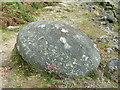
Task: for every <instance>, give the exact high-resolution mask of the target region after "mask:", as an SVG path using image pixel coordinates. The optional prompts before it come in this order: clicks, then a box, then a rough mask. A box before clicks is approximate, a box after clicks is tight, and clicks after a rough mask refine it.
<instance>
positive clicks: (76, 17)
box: [7, 3, 118, 88]
mask: <svg viewBox="0 0 120 90" xmlns="http://www.w3.org/2000/svg"><path fill="white" fill-rule="evenodd" d="M75 5H77V4H74V3H72V4H70V6H68V7H62V9H61V11H60V12H54V10H49V9H38V10H37V11H36V12H35V13H37V16H33V17H35V19H36V20H54V21H60V22H63V23H66V24H69V25H72V26H74V27H75V28H77V29H79V30H80V31H81V32H83V33H85V34H87V35H88V36H89V37H90V38H92V39H96V38H98V37H100V36H102V35H107V33H106V32H105V31H104V30H102V29H101V28H100V26H98V25H97V24H95V23H94V22H92V21H91V19H92V18H94V17H95V16H96V12H94V13H90V12H88V11H87V10H83V9H82V7H77V6H75ZM78 5H79V4H78ZM68 9H71V10H68ZM63 13H64V14H63ZM95 43H96V44H97V45H98V48H99V49H100V50H101V51H103V52H102V59H101V62H102V63H103V64H104V65H106V62H107V61H108V60H109V59H110V58H111V57H117V52H112V53H111V54H107V53H106V51H105V50H106V48H107V47H108V43H105V44H103V43H99V42H95ZM7 63H8V65H10V66H11V67H12V70H11V72H10V75H9V77H8V79H9V84H8V85H7V87H11V88H21V87H22V88H28V87H29V88H53V87H60V88H89V87H100V88H104V87H118V85H117V83H116V82H113V81H111V80H109V79H108V78H106V77H104V76H103V77H102V80H100V81H99V78H100V76H101V75H99V77H98V76H97V75H98V74H101V72H103V71H101V70H98V71H94V72H93V73H92V74H93V75H90V76H86V77H84V78H82V77H80V78H77V79H76V80H71V79H66V78H64V79H62V78H60V77H58V76H56V75H54V74H53V75H51V74H48V73H47V72H44V71H43V72H42V71H36V70H33V68H30V67H29V65H28V64H27V63H26V62H23V60H22V58H21V57H20V55H19V53H18V52H17V50H16V49H14V50H13V53H12V57H11V60H10V61H9V62H7ZM51 76H53V77H52V78H51ZM95 76H96V77H95Z"/></svg>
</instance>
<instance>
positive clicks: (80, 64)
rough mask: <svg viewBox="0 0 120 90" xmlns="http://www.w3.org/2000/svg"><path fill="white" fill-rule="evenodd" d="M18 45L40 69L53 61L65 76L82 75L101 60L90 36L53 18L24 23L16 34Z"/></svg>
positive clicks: (24, 55) (23, 53)
mask: <svg viewBox="0 0 120 90" xmlns="http://www.w3.org/2000/svg"><path fill="white" fill-rule="evenodd" d="M17 49H18V51H19V52H20V54H21V56H22V57H23V59H24V60H25V61H27V62H28V63H31V64H34V65H36V66H38V67H39V68H40V69H45V68H46V67H47V65H48V64H50V65H53V64H55V65H56V68H57V71H58V72H59V73H61V75H63V76H64V77H66V76H67V77H77V76H80V75H82V76H84V75H86V74H87V73H89V72H90V71H91V70H93V69H95V68H97V67H98V65H99V63H100V55H99V53H98V51H97V48H96V45H95V44H93V42H92V40H90V39H89V38H88V37H87V36H86V35H85V34H83V33H81V32H80V31H79V30H77V29H75V28H73V27H71V26H69V25H66V24H62V23H59V22H55V21H36V22H32V23H29V24H28V25H26V26H25V27H23V28H22V29H21V30H20V32H19V34H18V38H17ZM46 62H47V64H46Z"/></svg>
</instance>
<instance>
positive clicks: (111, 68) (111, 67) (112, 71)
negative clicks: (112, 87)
mask: <svg viewBox="0 0 120 90" xmlns="http://www.w3.org/2000/svg"><path fill="white" fill-rule="evenodd" d="M118 69H119V59H110V61H109V62H108V64H107V65H106V67H105V71H104V75H105V76H106V77H107V78H109V79H111V80H114V81H117V80H118Z"/></svg>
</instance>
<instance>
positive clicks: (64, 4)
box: [59, 3, 69, 7]
mask: <svg viewBox="0 0 120 90" xmlns="http://www.w3.org/2000/svg"><path fill="white" fill-rule="evenodd" d="M59 4H60V5H62V6H65V7H66V6H69V5H68V4H66V3H59Z"/></svg>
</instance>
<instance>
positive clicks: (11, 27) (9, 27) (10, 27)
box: [7, 26, 19, 30]
mask: <svg viewBox="0 0 120 90" xmlns="http://www.w3.org/2000/svg"><path fill="white" fill-rule="evenodd" d="M7 28H8V29H10V30H13V29H16V28H19V26H8V27H7Z"/></svg>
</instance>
